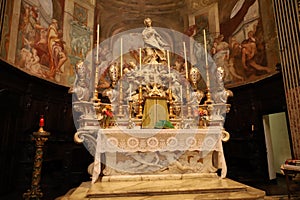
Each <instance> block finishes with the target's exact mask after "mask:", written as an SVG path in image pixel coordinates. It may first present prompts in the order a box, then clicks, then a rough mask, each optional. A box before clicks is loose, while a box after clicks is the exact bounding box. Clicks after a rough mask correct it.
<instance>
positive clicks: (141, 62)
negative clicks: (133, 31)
mask: <svg viewBox="0 0 300 200" xmlns="http://www.w3.org/2000/svg"><path fill="white" fill-rule="evenodd" d="M140 70H142V48H140Z"/></svg>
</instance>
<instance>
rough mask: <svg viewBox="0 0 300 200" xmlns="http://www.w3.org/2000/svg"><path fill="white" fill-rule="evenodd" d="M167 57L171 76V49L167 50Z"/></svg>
mask: <svg viewBox="0 0 300 200" xmlns="http://www.w3.org/2000/svg"><path fill="white" fill-rule="evenodd" d="M167 58H168V70H169V76H170V74H171V67H170V55H169V50H167Z"/></svg>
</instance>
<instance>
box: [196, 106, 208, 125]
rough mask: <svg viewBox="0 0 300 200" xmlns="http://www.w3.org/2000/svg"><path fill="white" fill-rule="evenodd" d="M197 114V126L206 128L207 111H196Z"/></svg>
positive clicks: (200, 109) (201, 109)
mask: <svg viewBox="0 0 300 200" xmlns="http://www.w3.org/2000/svg"><path fill="white" fill-rule="evenodd" d="M198 114H199V126H200V127H206V126H207V116H208V111H207V110H206V109H203V108H199V109H198Z"/></svg>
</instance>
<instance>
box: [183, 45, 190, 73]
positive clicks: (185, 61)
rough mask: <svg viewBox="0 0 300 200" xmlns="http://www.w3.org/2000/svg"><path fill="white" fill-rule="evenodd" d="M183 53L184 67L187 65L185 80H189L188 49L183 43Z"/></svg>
mask: <svg viewBox="0 0 300 200" xmlns="http://www.w3.org/2000/svg"><path fill="white" fill-rule="evenodd" d="M183 53H184V65H185V78H186V79H188V78H189V75H188V66H187V60H186V48H185V42H183Z"/></svg>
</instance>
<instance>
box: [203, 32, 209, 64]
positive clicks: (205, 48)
mask: <svg viewBox="0 0 300 200" xmlns="http://www.w3.org/2000/svg"><path fill="white" fill-rule="evenodd" d="M203 37H204V39H203V40H204V53H205V65H206V66H207V65H208V61H207V47H206V33H205V29H203Z"/></svg>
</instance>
